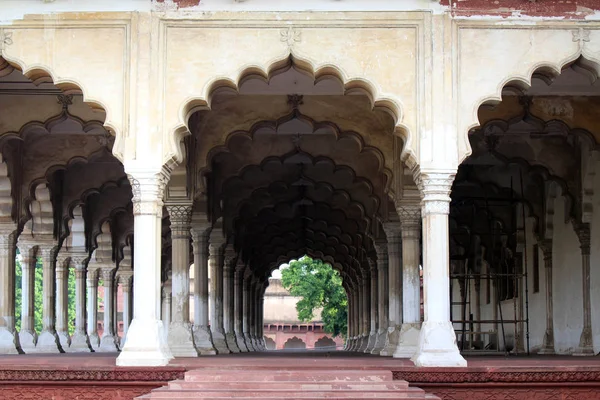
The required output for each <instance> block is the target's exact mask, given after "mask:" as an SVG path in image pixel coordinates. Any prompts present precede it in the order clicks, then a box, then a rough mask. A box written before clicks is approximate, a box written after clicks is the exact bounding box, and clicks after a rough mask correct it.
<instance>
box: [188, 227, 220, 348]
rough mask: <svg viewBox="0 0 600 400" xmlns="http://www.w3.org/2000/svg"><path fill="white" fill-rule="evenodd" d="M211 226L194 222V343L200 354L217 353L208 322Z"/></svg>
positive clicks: (192, 231) (192, 230)
mask: <svg viewBox="0 0 600 400" xmlns="http://www.w3.org/2000/svg"><path fill="white" fill-rule="evenodd" d="M209 229H210V227H209V226H208V225H206V224H197V223H194V224H192V228H191V233H192V243H193V247H194V328H193V333H194V343H195V345H196V350H197V351H198V353H199V354H200V355H214V354H217V351H216V350H215V348H214V346H213V343H212V335H211V332H210V327H209V324H208V237H209Z"/></svg>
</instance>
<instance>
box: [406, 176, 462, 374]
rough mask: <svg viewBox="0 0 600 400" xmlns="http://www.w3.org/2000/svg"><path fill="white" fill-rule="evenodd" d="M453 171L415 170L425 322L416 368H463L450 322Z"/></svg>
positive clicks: (420, 337) (415, 357)
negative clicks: (419, 208)
mask: <svg viewBox="0 0 600 400" xmlns="http://www.w3.org/2000/svg"><path fill="white" fill-rule="evenodd" d="M455 174H456V171H435V170H434V171H418V170H417V171H415V174H414V177H415V182H416V183H417V187H418V188H419V191H420V192H421V197H422V201H421V213H422V216H423V306H424V309H425V321H424V322H423V324H422V325H421V333H420V335H419V340H418V343H417V351H416V353H415V354H414V355H413V357H412V358H411V360H412V361H413V362H414V363H415V365H416V366H417V367H466V366H467V362H466V360H465V359H464V358H463V357H462V356H461V355H460V352H459V351H458V347H457V346H456V335H455V333H454V328H453V327H452V323H451V322H450V289H449V288H450V276H449V269H450V265H449V262H450V260H449V258H450V249H449V247H450V245H449V235H448V213H449V211H450V190H451V187H452V182H453V181H454V176H455Z"/></svg>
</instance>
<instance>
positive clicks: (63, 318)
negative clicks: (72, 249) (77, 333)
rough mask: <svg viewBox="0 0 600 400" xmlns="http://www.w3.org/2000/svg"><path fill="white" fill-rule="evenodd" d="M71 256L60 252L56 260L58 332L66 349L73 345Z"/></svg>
mask: <svg viewBox="0 0 600 400" xmlns="http://www.w3.org/2000/svg"><path fill="white" fill-rule="evenodd" d="M70 264H71V257H70V256H69V255H68V254H59V255H58V257H57V260H56V334H57V335H58V341H59V343H60V346H61V348H62V349H63V350H64V351H67V349H68V348H69V347H70V346H71V337H70V336H69V323H68V320H69V309H68V306H69V265H70Z"/></svg>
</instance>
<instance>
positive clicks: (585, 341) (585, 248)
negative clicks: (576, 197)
mask: <svg viewBox="0 0 600 400" xmlns="http://www.w3.org/2000/svg"><path fill="white" fill-rule="evenodd" d="M575 231H576V233H577V237H578V238H579V243H580V248H581V267H582V278H583V285H582V293H583V330H582V332H581V337H580V339H579V348H578V349H577V350H576V351H575V352H574V353H573V355H574V356H593V355H595V354H594V341H593V336H592V304H591V300H590V224H588V223H583V224H579V226H577V227H576V228H575Z"/></svg>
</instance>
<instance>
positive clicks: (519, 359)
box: [0, 351, 600, 370]
mask: <svg viewBox="0 0 600 400" xmlns="http://www.w3.org/2000/svg"><path fill="white" fill-rule="evenodd" d="M115 358H116V354H110V353H96V354H26V355H2V356H0V369H2V368H7V367H8V368H17V369H81V368H93V369H96V368H98V369H105V368H106V369H114V368H116V367H115ZM467 361H468V364H469V366H468V368H469V369H485V370H497V369H503V370H504V369H511V370H512V369H528V370H532V369H534V370H539V369H567V370H571V369H575V368H576V369H582V368H583V369H587V368H593V369H598V368H600V357H573V356H530V357H527V356H511V357H504V356H485V357H483V356H469V357H467ZM169 366H171V367H179V368H185V369H196V368H223V367H226V368H231V369H244V368H248V367H251V368H255V369H256V368H258V369H261V368H273V366H277V367H278V368H282V369H285V368H303V367H306V368H332V367H333V368H337V369H341V368H353V369H357V368H359V369H367V368H368V369H373V368H385V369H405V368H415V367H414V365H413V363H412V362H411V361H410V360H405V359H393V358H389V357H378V356H373V355H368V354H357V353H346V352H316V351H310V352H308V351H307V352H283V351H271V352H264V353H250V354H248V353H245V354H229V355H221V356H205V357H198V358H178V359H175V360H173V361H172V362H171V363H170V364H169Z"/></svg>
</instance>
